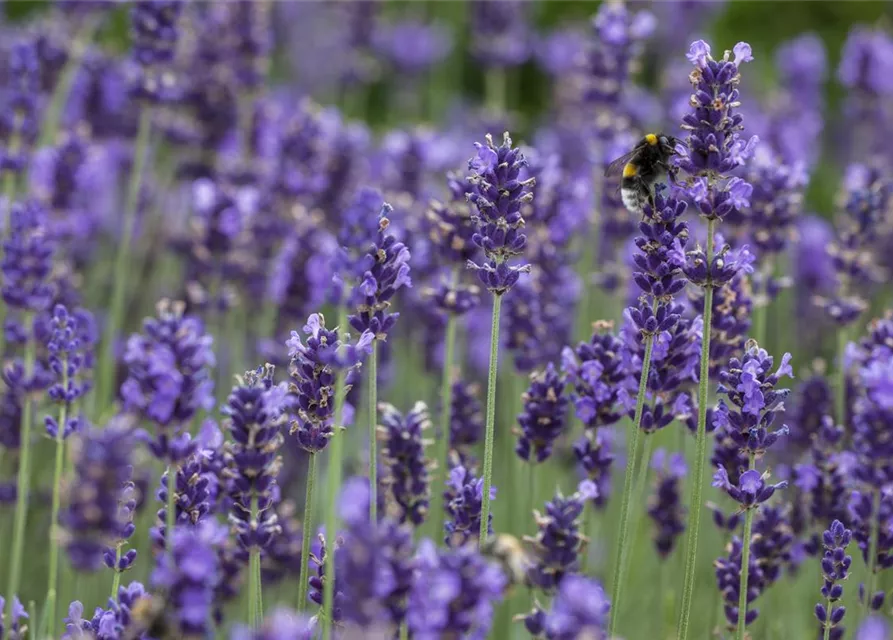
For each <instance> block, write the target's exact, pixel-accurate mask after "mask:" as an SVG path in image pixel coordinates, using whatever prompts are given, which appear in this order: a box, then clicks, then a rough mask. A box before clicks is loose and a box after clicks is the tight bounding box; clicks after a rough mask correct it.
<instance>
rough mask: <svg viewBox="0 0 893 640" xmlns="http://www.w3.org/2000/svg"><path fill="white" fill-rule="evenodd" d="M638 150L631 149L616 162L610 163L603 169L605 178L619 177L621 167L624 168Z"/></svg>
mask: <svg viewBox="0 0 893 640" xmlns="http://www.w3.org/2000/svg"><path fill="white" fill-rule="evenodd" d="M638 151H639V150H638V148H636V149H633V150H632V151H630V152H629V153H625V154H623V155H622V156H620V157H619V158H617V159H616V160H614V161H612V162H611V164H609V165H608V166H607V167H605V177H606V178H609V177H611V176H616V175H619V174H620V172H621V171H623V167H625V166H626V163H627V162H629V161H630V160H632V158H633V156H634V155H636V153H637V152H638Z"/></svg>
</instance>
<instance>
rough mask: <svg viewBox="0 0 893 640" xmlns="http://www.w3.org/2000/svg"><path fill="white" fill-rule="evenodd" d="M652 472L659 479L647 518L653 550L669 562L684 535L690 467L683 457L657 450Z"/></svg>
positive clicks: (656, 480) (653, 458)
mask: <svg viewBox="0 0 893 640" xmlns="http://www.w3.org/2000/svg"><path fill="white" fill-rule="evenodd" d="M651 468H652V469H653V470H654V472H655V474H656V476H657V477H656V479H655V486H654V493H653V494H652V495H651V498H650V499H649V502H648V517H650V518H651V520H652V521H653V522H654V546H655V548H656V550H657V553H658V555H659V556H660V558H661V559H662V560H666V558H667V557H668V556H669V555H670V553H672V551H673V548H674V547H675V546H676V541H677V540H678V539H679V536H680V535H682V533H683V532H684V531H685V512H686V508H685V506H684V505H683V504H682V499H681V493H682V479H683V478H685V475H686V474H687V473H688V466H687V465H686V464H685V458H684V457H683V456H682V455H680V454H678V453H673V454H668V453H667V452H666V450H664V449H658V450H657V451H655V452H654V455H652V457H651Z"/></svg>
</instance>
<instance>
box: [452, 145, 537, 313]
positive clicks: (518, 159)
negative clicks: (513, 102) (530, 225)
mask: <svg viewBox="0 0 893 640" xmlns="http://www.w3.org/2000/svg"><path fill="white" fill-rule="evenodd" d="M475 146H476V147H477V150H478V153H477V156H476V157H474V158H472V159H471V160H469V161H468V167H469V169H470V170H471V171H472V176H471V177H470V178H469V181H470V182H471V184H472V185H473V186H474V187H475V190H474V191H473V192H471V193H469V194H468V199H469V201H471V203H472V204H474V206H475V207H476V209H477V214H476V215H472V220H473V221H474V223H475V225H476V226H477V232H476V233H475V234H474V236H473V237H472V241H473V242H474V243H475V244H476V245H477V246H479V247H480V248H481V249H482V250H483V251H484V255H485V256H486V258H487V262H486V263H485V264H483V265H478V264H476V263H474V262H472V261H470V260H469V261H468V267H469V268H470V269H473V270H475V271H477V272H478V278H479V279H480V280H481V282H482V283H483V284H484V285H485V286H486V287H487V289H488V290H490V291H492V292H493V293H494V294H495V295H502V294H504V293H505V292H506V291H508V290H509V289H511V288H512V286H514V285H515V283H516V282H517V281H518V278H519V277H520V275H521V273H525V272H527V271H528V270H529V269H530V267H529V265H509V264H507V261H509V260H511V259H512V258H515V257H517V256H520V255H521V254H522V253H523V251H524V247H525V246H526V245H527V236H525V235H524V233H523V232H522V229H523V227H524V218H523V217H522V215H521V207H522V205H524V204H526V203H528V202H530V201H532V200H533V192H532V190H531V189H532V187H533V186H534V184H535V180H534V179H527V180H519V177H520V173H521V169H522V168H523V167H524V166H525V165H526V160H525V159H524V155H523V154H522V153H521V151H520V150H519V149H516V148H513V147H512V139H511V138H510V137H509V134H508V133H505V134H504V135H503V140H502V144H501V145H500V146H499V147H497V146H495V145H494V144H493V138H492V136H490V135H489V134H488V135H487V136H486V142H485V144H481V143H479V142H478V143H475Z"/></svg>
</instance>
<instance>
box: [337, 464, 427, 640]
mask: <svg viewBox="0 0 893 640" xmlns="http://www.w3.org/2000/svg"><path fill="white" fill-rule="evenodd" d="M369 499H370V493H369V482H368V481H365V480H364V479H362V478H359V477H355V478H351V479H350V480H348V481H347V482H346V483H345V486H344V490H343V492H342V494H341V498H340V501H341V505H342V506H341V508H342V511H344V510H346V511H347V513H343V514H342V517H343V518H344V521H345V525H346V528H347V530H346V531H345V533H344V544H343V545H342V546H341V547H340V548H339V549H338V551H337V552H336V554H335V562H336V570H335V575H336V576H337V582H338V585H339V588H340V589H341V591H342V596H343V600H342V618H341V619H342V620H343V621H344V622H346V623H348V624H350V625H351V626H353V625H355V626H356V627H357V628H358V629H360V630H363V631H366V632H370V633H371V632H374V631H376V630H378V631H381V632H384V631H388V632H390V633H396V631H397V629H398V627H399V626H400V625H401V623H403V621H404V618H405V616H406V607H407V603H406V598H407V595H408V594H409V592H410V588H411V587H412V582H413V574H414V559H413V541H412V530H411V529H410V528H409V527H406V526H401V525H400V524H398V523H396V522H394V521H393V520H391V519H390V518H387V517H386V518H383V519H381V520H379V521H378V522H375V523H372V522H370V521H369Z"/></svg>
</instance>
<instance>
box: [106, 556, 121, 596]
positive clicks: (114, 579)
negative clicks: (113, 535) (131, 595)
mask: <svg viewBox="0 0 893 640" xmlns="http://www.w3.org/2000/svg"><path fill="white" fill-rule="evenodd" d="M121 544H122V543H121V542H118V544H117V545H116V546H115V575H114V576H113V577H112V594H111V595H110V596H109V597H110V598H111V599H112V600H114V601H115V602H117V601H118V587H119V586H121V572H120V571H119V570H118V563H119V562H121Z"/></svg>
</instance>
